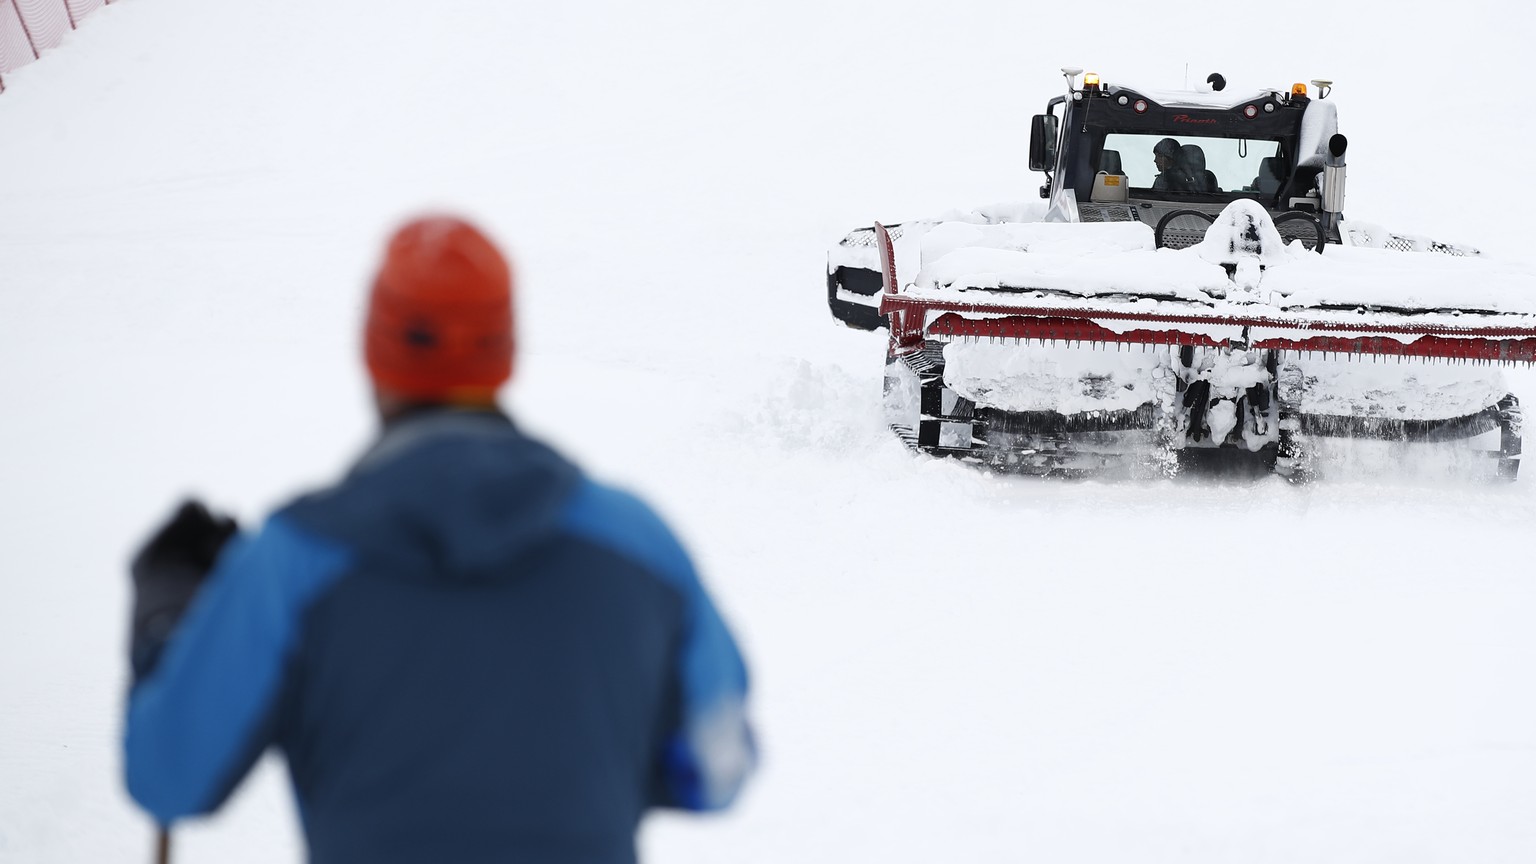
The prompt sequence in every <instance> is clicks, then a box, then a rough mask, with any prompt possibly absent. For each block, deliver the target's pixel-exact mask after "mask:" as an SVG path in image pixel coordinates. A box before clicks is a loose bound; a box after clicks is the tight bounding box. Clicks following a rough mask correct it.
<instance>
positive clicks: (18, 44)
mask: <svg viewBox="0 0 1536 864" xmlns="http://www.w3.org/2000/svg"><path fill="white" fill-rule="evenodd" d="M111 2H112V0H0V75H3V74H4V73H6V72H14V71H15V70H17V69H20V68H21V67H23V66H25V65H27V64H28V63H31V62H32V61H33V60H36V59H37V58H38V57H39V56H41V55H42V52H44V51H46V50H48V49H49V48H57V47H58V45H59V43H61V42H63V41H64V34H65V33H68V32H69V31H70V30H72V29H74V28H75V27H76V26H78V25H79V23H80V19H81V18H84V17H85V16H86V15H89V14H91V13H92V12H94V11H96V10H97V9H99V8H101V7H102V6H103V5H105V4H107V3H111ZM3 92H5V79H4V78H0V93H3Z"/></svg>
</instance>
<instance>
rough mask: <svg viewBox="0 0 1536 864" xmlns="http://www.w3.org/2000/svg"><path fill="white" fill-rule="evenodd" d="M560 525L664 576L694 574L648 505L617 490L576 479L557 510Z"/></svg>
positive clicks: (678, 577) (688, 576) (678, 545)
mask: <svg viewBox="0 0 1536 864" xmlns="http://www.w3.org/2000/svg"><path fill="white" fill-rule="evenodd" d="M560 527H561V529H562V530H564V531H565V532H566V533H568V534H570V535H572V536H575V537H577V538H579V539H582V540H585V541H587V542H590V543H594V544H596V545H599V546H602V547H605V548H607V549H609V550H610V551H612V552H615V553H617V554H619V555H622V556H624V557H626V558H629V559H631V560H633V561H635V562H636V563H638V564H641V565H642V566H644V567H645V568H646V569H649V570H652V571H654V572H655V573H656V574H657V575H658V576H662V577H664V578H666V579H668V580H676V581H692V580H693V579H694V578H695V576H694V571H693V564H692V562H690V561H689V559H688V553H687V552H686V551H684V550H683V547H682V544H681V543H679V542H678V540H677V537H676V536H675V535H674V534H673V533H672V530H671V529H670V528H668V527H667V524H666V523H665V522H664V521H662V518H661V517H660V516H659V515H657V514H656V511H655V510H652V509H651V507H650V505H648V504H646V503H645V502H644V501H642V500H641V499H640V498H639V497H637V496H636V495H634V494H632V493H630V492H627V491H625V490H623V489H619V488H616V487H613V486H609V485H607V484H604V483H600V482H598V481H596V480H593V479H591V478H589V477H583V478H581V480H580V481H579V482H578V483H577V485H576V488H575V490H574V491H573V492H572V494H571V496H570V498H569V500H568V501H567V502H566V505H565V509H564V510H563V512H562V513H561V517H560Z"/></svg>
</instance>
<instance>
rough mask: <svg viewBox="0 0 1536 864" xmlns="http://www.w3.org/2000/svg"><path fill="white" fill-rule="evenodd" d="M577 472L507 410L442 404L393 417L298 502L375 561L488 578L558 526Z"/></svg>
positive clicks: (306, 515)
mask: <svg viewBox="0 0 1536 864" xmlns="http://www.w3.org/2000/svg"><path fill="white" fill-rule="evenodd" d="M580 478H581V475H580V472H579V471H578V470H577V468H576V467H575V466H574V465H572V464H571V463H570V462H568V461H567V460H566V459H565V458H563V457H562V456H560V455H559V454H558V453H556V452H555V451H554V450H552V449H550V448H549V447H547V446H545V445H544V444H542V443H540V442H538V441H535V440H533V439H531V438H529V437H527V436H525V435H523V434H522V433H521V432H520V431H518V429H517V428H516V427H515V426H514V425H513V423H512V421H511V420H510V419H509V418H507V417H506V416H505V415H503V414H500V413H498V412H494V411H466V410H460V409H451V408H435V409H430V410H425V411H421V412H417V413H412V414H409V415H406V416H404V417H401V418H398V419H396V420H394V421H391V422H390V423H389V424H388V425H387V426H386V427H385V429H384V432H383V434H382V435H381V436H380V437H379V439H378V441H377V442H375V443H374V445H373V446H372V447H371V448H369V450H368V451H367V452H366V453H364V454H363V457H362V458H361V459H360V460H359V461H358V463H357V464H356V465H355V466H354V467H353V469H352V471H351V473H350V474H349V475H348V476H347V478H346V479H345V480H344V481H343V482H342V484H341V485H340V486H338V487H336V488H335V489H333V490H331V491H330V492H328V493H322V494H321V495H318V496H312V497H311V498H308V499H303V500H301V501H300V502H298V503H297V504H295V505H294V507H293V508H292V511H293V512H294V513H295V515H296V516H298V518H299V519H300V520H301V521H304V522H306V523H309V524H311V525H313V526H314V527H316V528H318V529H319V530H320V531H321V532H322V533H326V534H333V535H341V536H340V538H339V539H344V540H345V541H347V542H348V544H349V545H351V546H352V547H353V548H354V549H357V550H359V553H360V559H361V560H360V561H359V564H360V565H362V566H365V567H367V568H368V569H370V570H374V571H387V572H394V573H402V574H407V575H414V574H423V575H428V574H429V575H430V576H431V577H433V578H452V579H463V580H469V581H484V580H491V579H497V578H506V577H507V576H509V575H511V574H512V572H513V571H512V568H509V567H507V566H506V565H507V564H508V562H510V561H512V560H513V559H515V558H516V557H517V556H519V555H520V554H521V553H523V552H524V551H526V550H527V549H529V548H530V547H532V546H533V545H535V544H537V543H539V542H540V541H542V540H544V539H545V538H547V537H549V536H550V535H551V534H553V533H554V532H555V531H556V530H557V529H558V527H559V525H560V520H561V517H562V513H563V510H564V507H565V504H566V502H567V501H568V500H569V499H570V497H571V494H572V493H573V492H574V490H575V489H576V486H577V484H578V482H579V481H580ZM337 499H343V500H337Z"/></svg>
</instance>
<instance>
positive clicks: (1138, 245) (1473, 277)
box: [898, 200, 1536, 327]
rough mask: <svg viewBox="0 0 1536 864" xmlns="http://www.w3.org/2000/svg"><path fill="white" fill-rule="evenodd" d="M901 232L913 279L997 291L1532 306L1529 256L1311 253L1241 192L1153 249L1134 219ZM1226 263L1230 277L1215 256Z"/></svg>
mask: <svg viewBox="0 0 1536 864" xmlns="http://www.w3.org/2000/svg"><path fill="white" fill-rule="evenodd" d="M905 239H906V242H907V244H908V245H907V255H906V257H905V258H904V259H899V261H898V264H899V265H901V266H903V267H909V266H911V259H912V257H913V253H912V246H913V245H916V247H917V248H919V249H920V250H921V254H920V256H918V257H920V259H921V262H922V266H921V269H920V270H919V272H918V273H917V276H916V278H915V279H914V280H912V286H913V288H915V289H916V290H918V291H938V292H945V291H962V292H997V293H998V294H999V296H998V297H996V298H991V299H992V300H995V301H996V302H999V303H1007V302H1016V301H1017V299H1018V294H1019V293H1020V292H1031V291H1033V292H1046V293H1051V294H1065V295H1073V296H1079V297H1101V298H1102V297H1109V296H1114V295H1129V296H1131V297H1150V298H1156V299H1158V300H1180V301H1186V302H1190V303H1198V304H1201V305H1202V306H1206V307H1215V306H1217V305H1226V306H1231V305H1238V306H1243V307H1244V308H1243V310H1242V312H1241V314H1244V315H1247V316H1259V315H1284V314H1285V312H1286V310H1298V309H1322V308H1325V307H1329V308H1335V307H1336V308H1341V309H1354V308H1357V307H1358V308H1360V309H1361V311H1362V314H1366V315H1371V314H1374V310H1376V309H1383V310H1419V311H1423V312H1437V311H1438V312H1444V313H1446V314H1448V315H1450V316H1452V317H1451V320H1450V321H1449V323H1456V321H1455V317H1456V316H1459V315H1461V314H1463V313H1468V314H1477V313H1496V314H1518V315H1536V272H1533V271H1532V270H1531V268H1530V267H1529V266H1528V265H1524V264H1516V263H1510V262H1501V261H1497V260H1491V259H1488V258H1484V257H1460V256H1454V255H1442V254H1435V253H1411V252H1397V251H1391V250H1385V249H1373V248H1358V247H1351V246H1335V245H1329V246H1327V247H1326V248H1325V250H1324V252H1323V254H1321V255H1319V254H1317V253H1316V252H1309V251H1307V250H1306V249H1305V248H1304V247H1303V246H1302V245H1301V244H1300V242H1298V241H1292V242H1291V243H1290V244H1289V245H1286V244H1285V243H1284V241H1283V240H1282V239H1281V237H1280V235H1279V233H1278V232H1276V230H1275V228H1274V225H1273V223H1272V222H1271V221H1270V219H1269V217H1268V215H1267V214H1266V213H1265V212H1264V210H1263V208H1262V207H1260V206H1259V205H1258V204H1256V203H1254V202H1252V201H1247V200H1239V201H1234V202H1233V203H1232V204H1230V205H1229V206H1228V207H1227V208H1226V209H1225V210H1224V211H1222V213H1221V214H1220V215H1219V216H1218V217H1217V220H1216V223H1215V225H1213V226H1212V228H1211V230H1210V231H1209V232H1208V233H1207V235H1206V238H1205V240H1203V241H1202V242H1201V243H1198V244H1196V245H1194V246H1191V247H1189V248H1187V249H1180V250H1172V249H1159V250H1153V249H1152V248H1151V240H1152V232H1151V230H1150V229H1148V228H1147V227H1146V226H1145V225H1142V224H1140V223H1134V222H1131V223H1111V224H1056V223H1039V224H1033V225H972V224H969V223H939V224H927V225H924V228H923V231H922V232H921V233H920V234H915V235H913V236H911V237H908V238H905ZM1234 264H1235V265H1236V267H1237V270H1236V273H1235V274H1234V275H1233V276H1232V277H1229V276H1228V275H1227V272H1226V270H1225V269H1223V267H1222V266H1221V265H1234ZM1264 307H1269V308H1268V309H1265V308H1264ZM1228 311H1231V310H1228ZM1373 320H1375V319H1372V318H1363V319H1360V323H1361V326H1362V327H1368V326H1370V324H1371V322H1372V321H1373ZM1484 323H1486V322H1484Z"/></svg>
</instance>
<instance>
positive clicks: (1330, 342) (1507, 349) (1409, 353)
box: [880, 291, 1536, 363]
mask: <svg viewBox="0 0 1536 864" xmlns="http://www.w3.org/2000/svg"><path fill="white" fill-rule="evenodd" d="M880 312H881V314H883V315H886V316H888V317H889V318H890V324H891V341H892V344H893V346H895V348H896V349H897V350H898V351H906V350H912V349H915V348H919V347H921V345H922V342H923V340H924V338H926V337H927V336H936V337H939V338H941V339H942V338H970V337H976V338H984V339H985V338H993V339H1020V340H1030V339H1040V340H1054V341H1058V342H1089V343H1093V342H1104V343H1119V344H1133V345H1192V346H1197V347H1202V346H1203V347H1219V346H1221V345H1223V344H1226V342H1225V341H1224V340H1217V339H1214V338H1212V337H1211V336H1208V335H1206V334H1203V333H1186V332H1183V331H1181V330H1179V329H1178V325H1197V326H1210V325H1218V326H1227V327H1241V328H1245V329H1248V328H1254V329H1260V330H1280V331H1290V332H1294V333H1295V334H1296V335H1295V336H1288V335H1287V336H1277V335H1270V334H1265V335H1264V336H1262V337H1260V338H1256V339H1253V340H1251V341H1249V342H1247V343H1246V347H1249V348H1267V349H1280V350H1286V351H1316V352H1320V353H1326V354H1360V355H1385V356H1397V357H1435V358H1444V359H1451V360H1477V361H1491V362H1502V363H1536V324H1527V325H1525V326H1482V327H1457V326H1454V325H1440V324H1423V323H1404V324H1371V325H1367V326H1362V325H1361V324H1358V323H1351V322H1341V321H1321V320H1309V319H1306V318H1302V317H1296V318H1290V317H1286V318H1274V317H1266V316H1262V315H1254V316H1241V315H1190V314H1176V313H1166V312H1130V311H1115V310H1098V309H1072V308H1061V307H1052V306H1010V305H1002V304H986V303H967V302H958V301H951V300H934V299H924V298H915V297H907V296H903V295H901V294H897V293H893V292H889V291H888V292H886V293H885V294H884V295H883V296H882V297H881V298H880ZM935 312H937V313H941V314H939V315H938V316H937V317H935V318H934V319H933V320H932V321H928V320H927V319H928V317H929V315H930V314H931V313H935ZM975 315H980V316H984V317H970V316H975ZM1096 321H1127V322H1144V323H1147V324H1160V325H1174V326H1172V327H1168V326H1163V327H1159V328H1146V329H1140V328H1138V329H1131V330H1124V329H1122V330H1113V329H1110V328H1108V327H1104V326H1102V325H1100V324H1097V323H1095V322H1096ZM925 322H926V324H925ZM1362 334H1366V335H1362ZM1394 337H1410V338H1408V339H1403V338H1394Z"/></svg>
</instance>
